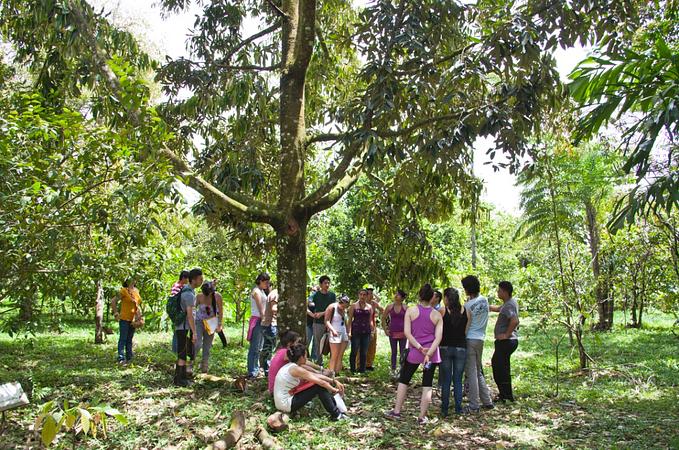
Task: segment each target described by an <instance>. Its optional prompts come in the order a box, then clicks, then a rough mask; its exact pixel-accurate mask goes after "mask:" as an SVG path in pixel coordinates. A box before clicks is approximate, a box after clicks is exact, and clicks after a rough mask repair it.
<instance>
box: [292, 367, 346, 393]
mask: <svg viewBox="0 0 679 450" xmlns="http://www.w3.org/2000/svg"><path fill="white" fill-rule="evenodd" d="M290 375H292V376H293V377H296V378H301V379H303V380H305V381H311V382H312V383H314V384H317V385H319V386H321V387H322V388H325V389H327V390H328V391H330V392H332V393H333V394H337V393H338V392H340V390H339V389H338V388H336V387H334V386H333V385H332V384H331V383H329V382H328V381H325V380H324V379H322V378H320V377H319V376H318V374H315V373H313V372H309V371H308V370H306V369H304V368H303V367H300V366H293V367H291V368H290ZM326 378H327V377H326Z"/></svg>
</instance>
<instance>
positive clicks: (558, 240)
mask: <svg viewBox="0 0 679 450" xmlns="http://www.w3.org/2000/svg"><path fill="white" fill-rule="evenodd" d="M547 176H548V181H549V198H550V202H551V207H552V208H551V209H552V218H553V220H552V228H553V232H554V240H555V241H556V255H557V259H558V262H559V277H560V280H561V296H562V301H563V312H564V315H565V316H566V328H567V330H568V342H569V343H570V345H571V347H572V346H573V324H572V318H571V308H570V307H569V305H568V300H567V299H568V295H567V293H566V276H565V271H564V267H563V256H562V254H561V235H560V233H559V224H558V222H557V221H558V217H557V213H556V193H555V192H554V189H553V179H552V173H551V172H550V171H547Z"/></svg>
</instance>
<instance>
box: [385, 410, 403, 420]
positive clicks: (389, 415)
mask: <svg viewBox="0 0 679 450" xmlns="http://www.w3.org/2000/svg"><path fill="white" fill-rule="evenodd" d="M384 417H386V418H387V419H389V420H401V413H397V412H396V411H394V410H393V409H392V410H391V411H387V412H386V413H384Z"/></svg>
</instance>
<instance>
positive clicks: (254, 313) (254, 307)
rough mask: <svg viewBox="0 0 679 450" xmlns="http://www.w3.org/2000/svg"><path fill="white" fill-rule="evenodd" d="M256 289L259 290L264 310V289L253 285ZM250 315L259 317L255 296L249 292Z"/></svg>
mask: <svg viewBox="0 0 679 450" xmlns="http://www.w3.org/2000/svg"><path fill="white" fill-rule="evenodd" d="M254 290H256V291H259V295H260V296H261V297H262V298H263V299H264V305H263V306H264V311H266V303H267V301H266V294H265V293H264V290H263V289H262V288H260V287H255V289H254ZM250 315H251V316H253V317H260V315H259V309H257V302H256V301H255V297H254V296H253V295H252V293H250Z"/></svg>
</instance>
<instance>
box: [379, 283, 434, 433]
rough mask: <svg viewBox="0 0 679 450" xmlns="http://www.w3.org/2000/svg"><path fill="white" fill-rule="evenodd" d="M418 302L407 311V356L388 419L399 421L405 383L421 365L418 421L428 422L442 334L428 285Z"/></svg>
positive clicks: (424, 287)
mask: <svg viewBox="0 0 679 450" xmlns="http://www.w3.org/2000/svg"><path fill="white" fill-rule="evenodd" d="M419 297H420V302H419V304H418V305H417V306H411V307H410V308H408V310H407V311H406V317H405V326H404V330H405V335H406V338H408V355H407V356H406V360H405V362H404V364H403V368H402V369H401V374H400V376H399V380H398V388H397V390H396V405H395V406H394V409H393V410H391V411H389V412H388V413H387V418H389V419H394V420H399V419H400V418H401V408H402V407H403V402H405V399H406V394H407V393H408V385H409V384H410V380H411V379H412V378H413V375H414V374H415V371H416V370H417V368H418V367H419V366H420V364H422V367H423V370H422V397H421V398H420V415H419V417H418V418H417V423H418V424H420V425H422V424H425V423H427V409H429V405H430V404H431V393H432V392H431V391H432V383H433V381H434V371H435V370H436V366H437V365H438V364H439V363H440V362H441V356H440V354H439V343H440V342H441V337H442V334H443V322H442V319H441V314H440V313H439V312H438V311H436V310H435V309H434V308H432V306H431V301H432V298H434V290H433V289H432V288H431V286H430V285H429V284H425V285H424V286H422V288H421V289H420V292H419Z"/></svg>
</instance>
